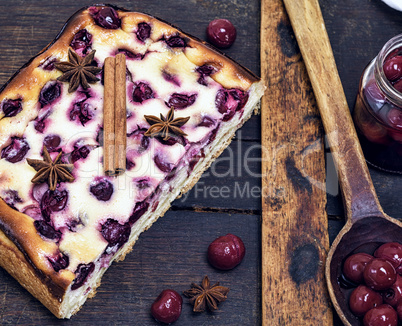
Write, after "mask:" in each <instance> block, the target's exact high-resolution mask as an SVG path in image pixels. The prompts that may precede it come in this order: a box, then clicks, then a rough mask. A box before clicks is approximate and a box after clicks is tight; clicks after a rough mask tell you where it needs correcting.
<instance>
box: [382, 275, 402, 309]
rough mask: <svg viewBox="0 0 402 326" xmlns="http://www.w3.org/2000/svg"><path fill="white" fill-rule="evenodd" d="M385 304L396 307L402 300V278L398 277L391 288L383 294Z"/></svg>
mask: <svg viewBox="0 0 402 326" xmlns="http://www.w3.org/2000/svg"><path fill="white" fill-rule="evenodd" d="M383 298H384V302H385V303H388V304H389V305H391V306H393V307H396V306H397V304H398V301H399V300H400V299H401V298H402V276H400V275H397V276H396V281H395V283H394V284H392V285H391V287H390V288H389V289H387V290H385V292H384V293H383Z"/></svg>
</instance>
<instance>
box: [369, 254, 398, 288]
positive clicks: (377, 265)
mask: <svg viewBox="0 0 402 326" xmlns="http://www.w3.org/2000/svg"><path fill="white" fill-rule="evenodd" d="M396 275H397V274H396V271H395V268H394V266H393V265H392V264H391V263H390V262H389V261H388V260H385V259H382V258H374V259H372V260H371V261H369V262H368V263H367V264H366V267H365V268H364V272H363V278H364V282H365V283H366V285H367V286H368V287H370V288H372V289H373V290H376V291H382V290H386V289H388V288H389V287H390V286H391V285H392V284H394V282H395V281H396Z"/></svg>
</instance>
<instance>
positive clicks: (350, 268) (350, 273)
mask: <svg viewBox="0 0 402 326" xmlns="http://www.w3.org/2000/svg"><path fill="white" fill-rule="evenodd" d="M373 258H374V257H373V256H371V255H369V254H365V253H357V254H353V255H351V256H349V257H348V258H347V259H346V260H345V263H344V264H343V274H344V275H345V276H346V277H347V278H348V279H349V280H351V281H353V282H355V283H357V284H360V283H363V271H364V268H365V267H366V265H367V263H368V262H370V261H371V260H372V259H373Z"/></svg>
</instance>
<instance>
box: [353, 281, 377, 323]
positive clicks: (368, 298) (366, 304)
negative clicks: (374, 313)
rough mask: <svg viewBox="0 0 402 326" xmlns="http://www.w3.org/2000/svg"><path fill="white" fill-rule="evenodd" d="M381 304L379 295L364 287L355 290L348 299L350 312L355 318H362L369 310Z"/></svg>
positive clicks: (360, 286)
mask: <svg viewBox="0 0 402 326" xmlns="http://www.w3.org/2000/svg"><path fill="white" fill-rule="evenodd" d="M382 303H383V300H382V297H381V294H379V293H378V292H375V291H373V290H372V289H370V288H368V287H367V286H365V285H359V286H358V287H357V288H355V289H354V290H353V292H352V294H351V295H350V298H349V307H350V310H351V311H352V312H353V313H354V314H355V315H356V316H364V314H365V313H366V312H367V311H369V310H370V309H372V308H374V307H377V306H379V305H381V304H382Z"/></svg>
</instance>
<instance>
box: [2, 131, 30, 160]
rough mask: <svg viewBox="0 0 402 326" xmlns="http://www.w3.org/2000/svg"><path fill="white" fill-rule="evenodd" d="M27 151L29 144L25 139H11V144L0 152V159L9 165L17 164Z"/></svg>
mask: <svg viewBox="0 0 402 326" xmlns="http://www.w3.org/2000/svg"><path fill="white" fill-rule="evenodd" d="M29 149H30V147H29V144H28V143H27V141H26V140H25V138H18V137H13V138H11V144H10V145H8V146H6V147H4V148H3V149H2V150H1V158H4V159H5V160H6V161H9V162H11V163H17V162H19V161H21V160H22V159H23V158H24V157H25V155H26V153H27V152H28V151H29Z"/></svg>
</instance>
